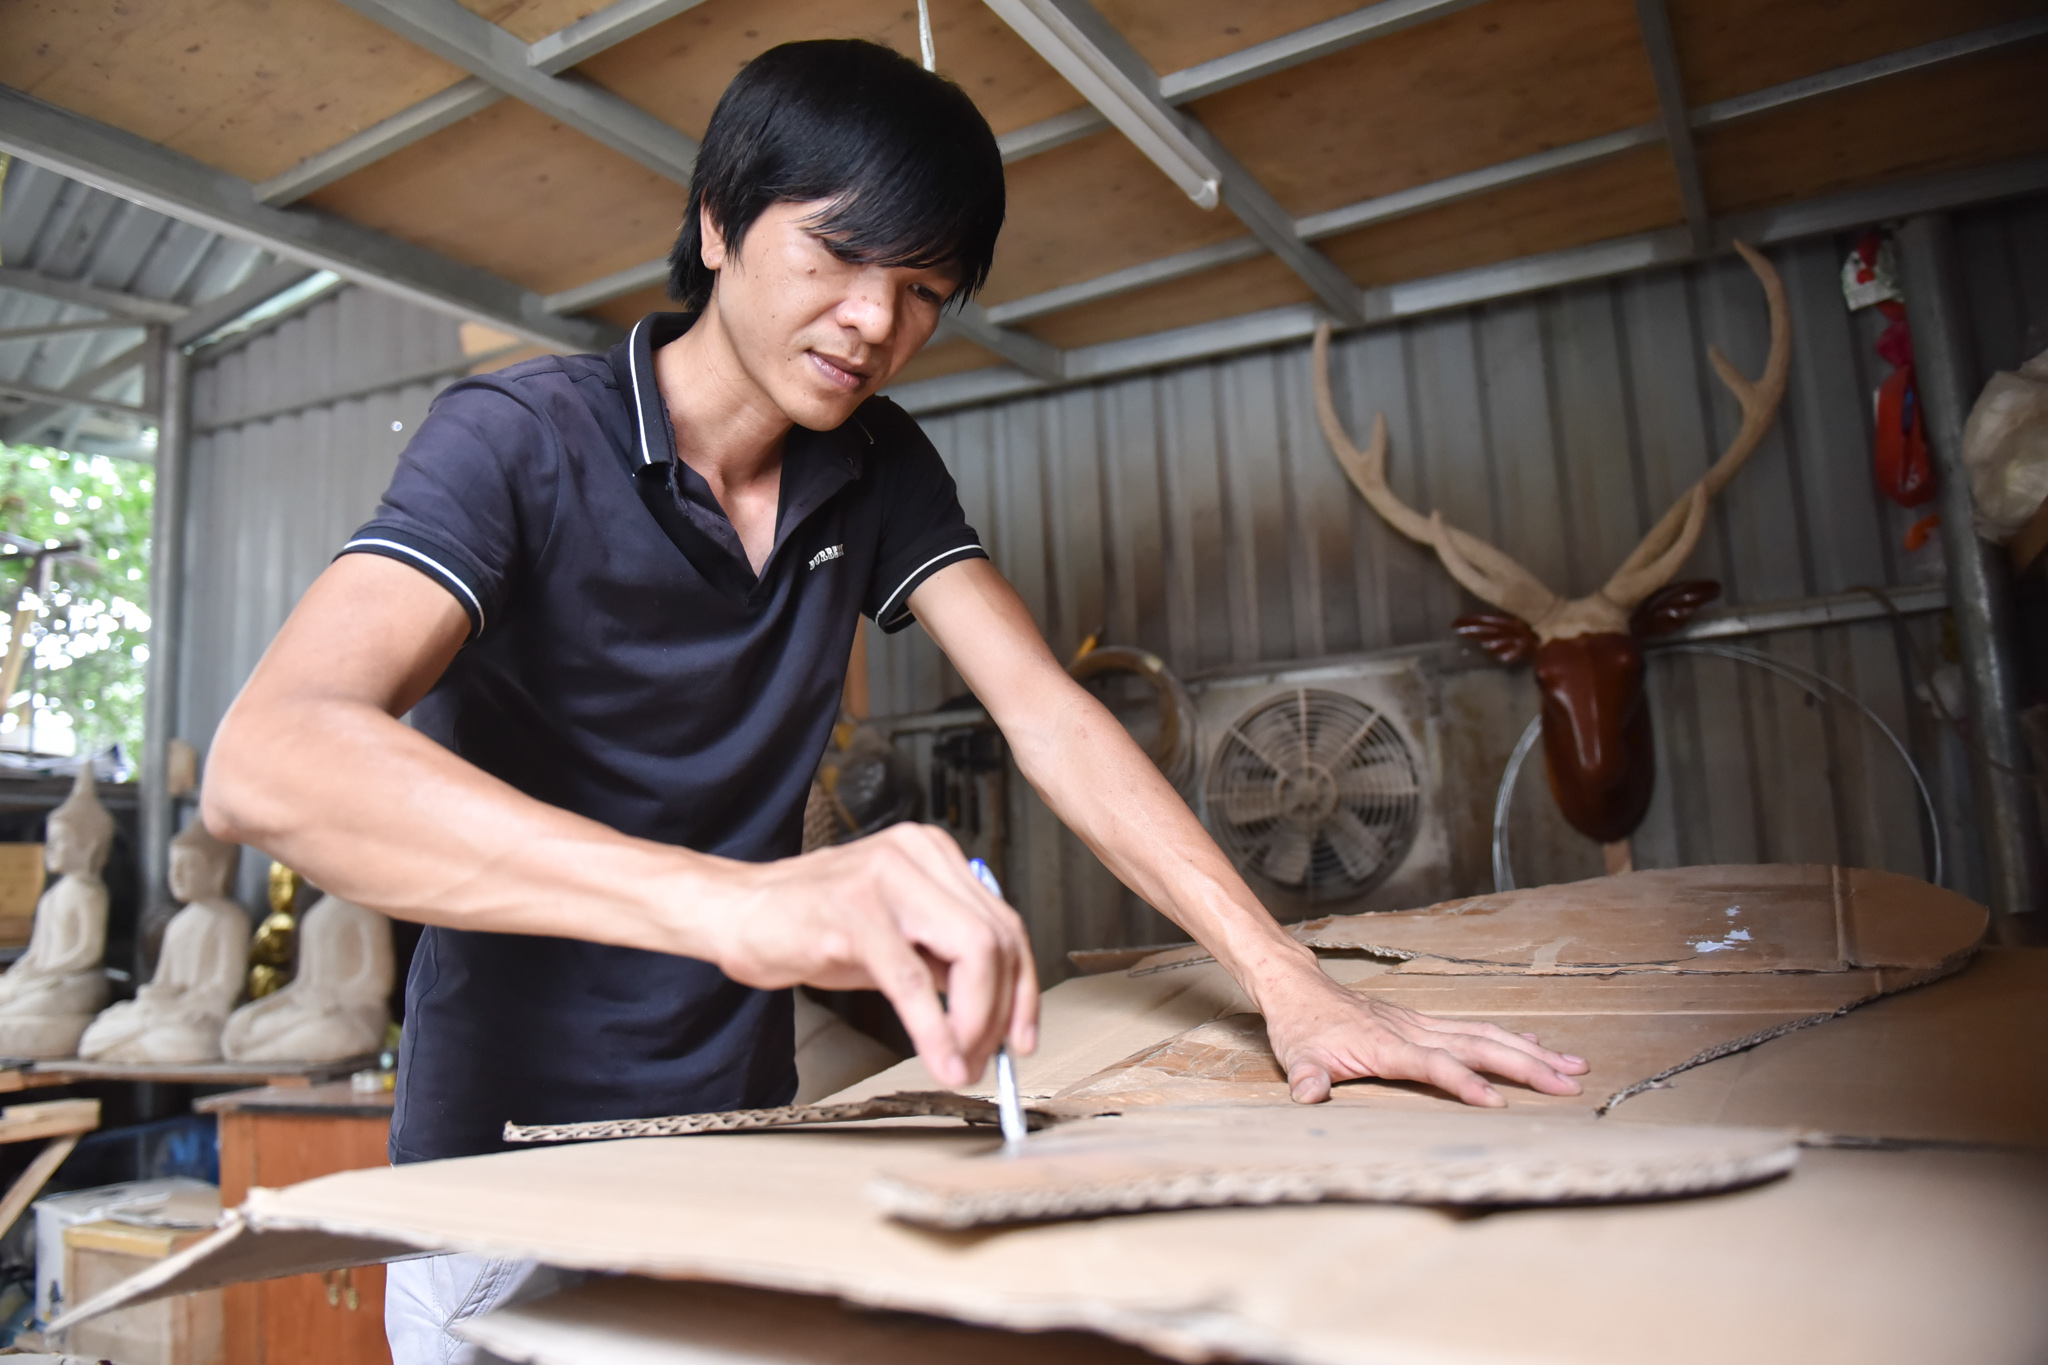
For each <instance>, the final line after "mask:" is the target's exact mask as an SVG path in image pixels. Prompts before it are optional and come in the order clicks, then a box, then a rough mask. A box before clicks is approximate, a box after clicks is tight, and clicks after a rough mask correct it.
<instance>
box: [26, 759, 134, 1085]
mask: <svg viewBox="0 0 2048 1365" xmlns="http://www.w3.org/2000/svg"><path fill="white" fill-rule="evenodd" d="M45 830H46V832H45V834H44V836H43V863H44V866H46V867H48V868H49V870H50V871H51V872H54V873H55V874H57V880H56V882H55V883H53V884H52V885H51V886H50V887H49V889H48V890H46V891H44V892H43V894H42V897H41V899H39V900H38V901H37V902H36V917H35V926H34V928H33V929H31V930H30V933H29V942H28V951H27V952H26V953H23V954H22V955H21V957H20V958H19V959H17V960H16V961H15V963H14V965H13V966H11V967H9V968H8V969H7V972H6V974H5V975H4V976H0V1057H33V1058H37V1059H40V1060H48V1059H50V1058H55V1057H69V1056H71V1055H72V1054H73V1053H75V1052H76V1051H77V1050H78V1039H79V1036H80V1035H81V1034H83V1033H84V1032H85V1030H86V1026H87V1025H89V1024H91V1023H92V1021H93V1016H94V1015H96V1014H98V1013H99V1012H100V1010H101V1009H102V1008H103V1007H104V1006H105V1005H106V1003H107V975H106V972H105V971H103V970H102V969H101V967H100V960H101V958H102V957H104V956H105V955H106V950H107V884H106V883H105V882H104V881H102V880H100V869H101V868H103V867H105V866H106V865H107V857H108V855H109V854H111V853H112V852H113V849H114V817H113V816H111V815H109V814H107V808H106V807H105V806H103V805H101V804H100V798H99V791H98V789H97V788H96V787H95V785H94V782H93V772H92V764H91V763H90V762H88V763H85V764H83V765H81V766H80V767H79V770H78V776H77V777H76V778H75V779H73V781H72V784H71V795H69V796H68V797H66V798H64V802H63V804H62V805H60V806H58V807H57V808H56V809H55V810H53V811H51V812H50V816H49V820H48V822H47V824H46V826H45Z"/></svg>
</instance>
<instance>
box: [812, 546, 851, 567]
mask: <svg viewBox="0 0 2048 1365" xmlns="http://www.w3.org/2000/svg"><path fill="white" fill-rule="evenodd" d="M845 553H846V547H845V546H844V545H827V546H826V547H825V548H824V549H822V550H820V551H818V553H816V554H814V555H812V556H811V567H812V568H814V569H815V568H817V567H818V566H819V565H820V564H829V563H831V562H832V561H833V560H835V559H838V558H840V557H841V556H842V555H844V554H845Z"/></svg>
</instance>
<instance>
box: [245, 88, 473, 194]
mask: <svg viewBox="0 0 2048 1365" xmlns="http://www.w3.org/2000/svg"><path fill="white" fill-rule="evenodd" d="M503 98H505V92H504V91H502V90H500V89H498V88H497V87H496V86H494V85H492V84H490V83H489V82H488V81H480V80H478V79H477V78H476V77H474V76H472V77H470V78H469V79H467V80H460V81H457V82H456V83H455V84H453V85H451V86H449V87H448V88H447V89H446V90H443V91H441V92H440V93H439V94H437V95H429V96H427V97H426V98H425V99H423V100H421V101H420V102H419V103H418V104H415V105H413V106H412V107H411V108H410V109H401V110H399V111H398V112H397V113H395V114H393V115H392V116H391V117H390V118H388V119H385V120H384V121H383V122H381V123H374V124H371V125H370V126H369V127H368V128H365V129H363V131H362V132H360V133H357V134H356V135H355V136H354V137H352V138H349V139H348V140H347V141H345V142H337V143H335V144H334V145H333V146H332V147H329V148H328V149H327V150H326V151H324V152H315V153H314V154H313V155H312V156H309V157H307V158H306V159H305V160H304V161H301V162H300V163H299V164H298V165H296V166H294V167H292V168H291V169H290V170H288V171H285V172H284V173H283V174H281V175H274V176H272V177H270V179H268V180H265V181H262V182H260V183H259V184H258V185H257V186H256V199H257V201H258V202H259V203H264V204H269V205H270V206H272V207H273V208H283V207H284V206H285V205H286V204H289V203H293V202H294V201H296V200H300V199H303V198H305V197H306V196H307V195H309V194H311V193H312V192H313V191H315V190H317V189H322V188H324V187H326V186H328V185H331V184H333V183H334V182H335V181H337V180H339V179H341V178H342V177H343V176H345V175H353V174H355V172H357V171H359V170H361V169H362V168H363V167H365V166H368V165H370V164H371V163H372V162H376V161H382V160H383V159H384V158H385V157H387V156H390V155H391V154H392V153H393V152H395V151H398V150H399V149H401V148H404V147H410V146H411V145H412V144H413V143H415V142H418V141H419V140H420V139H422V138H426V137H431V136H433V135H434V134H435V133H438V132H440V131H441V130H442V129H443V128H450V127H453V126H454V125H455V124H458V123H460V122H462V120H464V119H466V118H468V117H469V116H470V115H471V114H478V113H482V112H483V111H484V110H486V109H488V108H490V107H491V106H492V105H494V104H496V103H497V102H498V101H499V100H501V99H503Z"/></svg>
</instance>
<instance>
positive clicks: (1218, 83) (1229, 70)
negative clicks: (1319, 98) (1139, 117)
mask: <svg viewBox="0 0 2048 1365" xmlns="http://www.w3.org/2000/svg"><path fill="white" fill-rule="evenodd" d="M1479 2H1480V0H1382V3H1380V4H1377V5H1367V6H1366V7H1365V8H1364V9H1356V10H1353V11H1351V13H1349V14H1340V15H1338V16H1337V17H1336V18H1334V19H1326V20H1324V21H1323V22H1322V23H1320V24H1311V25H1309V26H1308V27H1307V28H1304V29H1296V30H1295V31H1294V32H1293V33H1287V34H1282V35H1281V36H1280V37H1278V38H1274V39H1272V40H1270V41H1268V42H1263V43H1255V44H1253V45H1252V46H1250V47H1248V48H1246V49H1244V50H1243V51H1242V52H1233V53H1231V54H1230V55H1229V56H1227V57H1218V58H1216V59H1215V60H1214V61H1208V62H1203V63H1201V64H1200V65H1198V66H1191V67H1188V68H1187V69H1186V70H1185V71H1176V72H1174V73H1173V74H1172V75H1169V76H1161V77H1160V78H1159V93H1160V95H1161V97H1162V98H1164V99H1165V100H1166V102H1167V103H1169V104H1186V103H1188V102H1189V101H1191V100H1198V99H1200V98H1202V97H1203V96H1204V95H1213V94H1216V93H1217V92H1218V91H1222V90H1228V89H1230V88H1232V87H1233V86H1239V85H1244V84H1246V83H1247V82H1250V81H1255V80H1259V79H1261V78H1263V77H1266V76H1270V75H1272V74H1273V73H1274V72H1276V71H1285V70H1287V68H1289V67H1291V66H1300V65H1301V64H1302V63H1304V62H1312V61H1314V60H1316V58H1318V57H1327V56H1329V55H1330V54H1331V53H1333V52H1342V51H1343V50H1344V49H1345V48H1347V47H1352V46H1355V45H1356V44H1358V43H1362V42H1364V41H1366V40H1367V39H1368V38H1384V37H1385V36H1386V35H1388V34H1390V33H1399V32H1400V31H1401V30H1402V29H1404V28H1413V27H1414V26H1415V25H1417V24H1425V23H1428V22H1429V21H1430V20H1432V19H1441V18H1442V17H1443V16H1445V15H1446V14H1455V13H1457V12H1458V11H1459V10H1461V9H1469V8H1471V7H1472V6H1473V5H1476V4H1478V3H1479Z"/></svg>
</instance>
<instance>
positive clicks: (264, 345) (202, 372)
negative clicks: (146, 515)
mask: <svg viewBox="0 0 2048 1365" xmlns="http://www.w3.org/2000/svg"><path fill="white" fill-rule="evenodd" d="M457 329H458V324H457V323H456V322H455V320H454V319H452V318H448V317H445V316H443V315H441V314H439V313H433V312H429V311H427V310H425V309H422V308H416V307H413V306H412V305H409V304H405V303H401V302H399V301H397V300H395V299H391V298H387V297H385V296H384V295H381V294H375V293H371V292H370V291H368V290H365V289H355V288H350V289H344V290H341V291H340V292H338V293H336V294H334V295H332V296H330V297H329V298H327V299H324V300H322V301H321V302H320V303H318V304H315V305H314V306H313V307H311V308H309V309H307V310H306V311H305V312H304V313H301V314H299V315H298V316H296V317H294V318H291V319H290V320H289V321H287V322H285V323H283V324H282V325H280V326H279V327H277V328H276V329H275V330H274V331H271V332H268V333H266V334H265V335H263V336H261V337H259V338H257V339H256V340H254V341H252V342H250V343H248V344H246V345H242V346H238V347H236V348H235V349H233V350H231V351H229V352H227V353H226V354H224V355H221V356H220V357H218V358H217V359H215V360H213V361H212V362H210V363H206V364H203V365H201V366H200V367H198V369H197V370H196V372H195V373H194V375H193V396H192V411H193V421H194V436H193V440H192V481H191V501H190V512H189V516H188V520H187V523H186V527H187V529H186V559H185V565H186V569H185V572H186V587H185V591H186V594H187V598H186V601H187V606H186V612H185V621H186V627H185V640H184V649H183V653H182V656H181V659H180V664H181V667H180V671H179V681H178V719H177V727H178V729H177V732H178V733H179V734H181V735H184V736H187V737H189V738H190V739H192V740H193V742H194V743H196V744H198V745H199V747H200V749H201V752H202V753H203V752H204V750H205V746H206V744H207V742H208V741H209V740H210V739H211V737H212V735H213V731H214V728H215V726H217V725H218V724H219V723H220V718H221V716H222V714H223V713H225V712H226V710H227V708H228V704H229V703H230V702H232V701H233V700H234V698H235V693H236V692H237V691H239V690H240V689H241V686H242V683H243V681H244V680H245V679H246V678H247V677H248V676H249V673H250V670H251V669H253V668H254V667H255V666H256V661H257V659H258V658H260V657H261V656H262V654H263V651H264V649H265V648H266V647H267V646H268V645H269V643H270V640H271V637H272V636H274V635H275V634H276V633H277V630H278V627H279V626H281V625H283V624H284V619H285V617H286V616H287V615H288V614H289V613H290V611H291V609H292V606H293V605H294V604H295V603H296V602H297V601H298V600H299V597H300V595H301V594H302V593H304V592H305V590H306V589H307V587H309V586H310V585H311V584H312V582H313V579H314V578H315V577H317V576H318V575H319V573H320V571H321V570H322V569H324V568H325V567H327V563H328V561H329V560H330V559H332V558H333V556H334V552H335V551H336V550H337V549H339V548H340V546H341V543H342V541H343V540H345V539H346V538H347V537H348V534H349V533H350V532H351V531H353V530H355V529H356V527H358V526H360V525H361V524H362V523H363V522H364V521H366V520H368V519H369V515H370V513H371V511H372V510H374V509H375V508H376V506H377V500H378V499H379V498H380V497H382V496H383V493H384V486H385V484H387V483H388V482H390V479H391V471H392V470H393V468H395V467H396V465H397V463H398V453H399V451H400V450H401V449H403V448H404V445H405V442H406V440H407V439H408V438H409V436H410V435H411V433H412V431H413V429H414V428H415V427H417V426H418V424H419V422H420V419H421V418H423V417H425V416H426V413H427V405H428V403H429V402H431V401H432V400H433V397H434V395H435V394H436V393H438V392H440V390H441V388H442V387H443V386H444V385H445V384H446V383H447V381H448V376H449V374H450V373H451V372H459V371H460V370H461V368H462V366H463V354H462V345H461V341H460V338H459V336H458V330H457ZM434 371H438V372H439V373H437V374H431V377H428V378H421V377H420V376H421V375H422V374H430V372H434ZM255 863H256V860H255V859H254V858H253V857H252V858H251V859H248V860H246V861H245V866H244V876H243V890H244V896H245V899H247V900H248V902H249V903H250V904H260V903H261V892H260V889H259V888H258V887H257V885H256V882H255V878H256V874H257V869H256V866H255Z"/></svg>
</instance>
